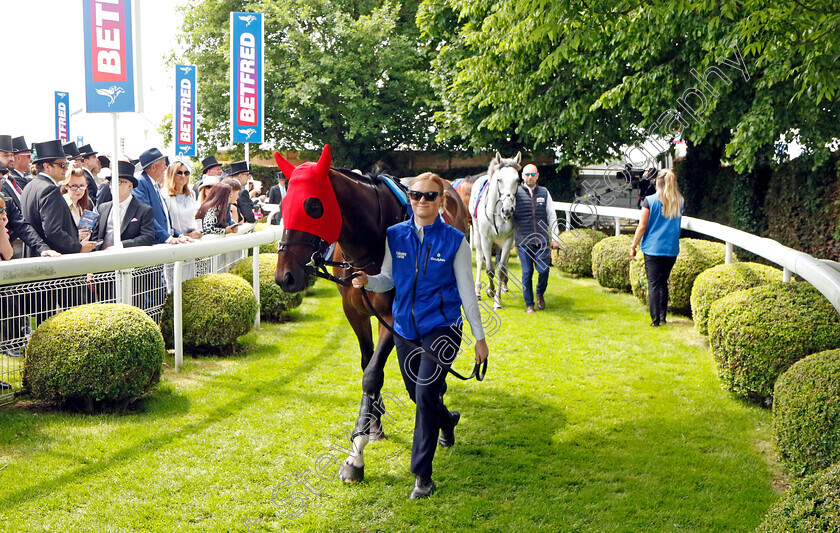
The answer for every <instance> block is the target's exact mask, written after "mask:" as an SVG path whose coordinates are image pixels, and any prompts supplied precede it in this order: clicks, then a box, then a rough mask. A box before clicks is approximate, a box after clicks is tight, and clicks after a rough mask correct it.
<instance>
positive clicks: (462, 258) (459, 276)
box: [365, 224, 484, 341]
mask: <svg viewBox="0 0 840 533" xmlns="http://www.w3.org/2000/svg"><path fill="white" fill-rule="evenodd" d="M412 229H413V230H414V234H415V235H417V238H418V239H420V242H421V243H422V242H423V235H424V232H423V228H422V227H419V226H417V225H416V224H412ZM452 268H453V269H454V270H455V282H456V283H457V285H458V294H459V295H460V297H461V305H462V306H463V308H464V315H466V317H467V322H469V323H470V331H471V332H472V336H473V338H474V339H475V340H477V341H480V340H481V339H483V338H484V326H483V325H482V324H481V311H480V310H479V308H478V298H476V295H475V280H474V279H473V274H472V252H471V251H470V245H469V244H468V243H467V239H466V238H464V239H463V240H462V241H461V246H460V247H459V248H458V251H457V252H456V253H455V261H454V262H453V265H452ZM365 288H366V289H367V290H370V291H373V292H386V291H389V290H391V289H393V288H394V276H393V266H392V264H391V248H390V247H389V246H388V239H387V238H386V239H385V258H384V259H383V261H382V269H381V270H380V272H379V274H376V275H374V276H368V284H367V286H366V287H365Z"/></svg>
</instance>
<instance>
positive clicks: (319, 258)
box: [281, 242, 487, 381]
mask: <svg viewBox="0 0 840 533" xmlns="http://www.w3.org/2000/svg"><path fill="white" fill-rule="evenodd" d="M281 244H285V245H288V244H309V245H310V246H311V244H312V243H302V242H285V243H281ZM306 266H307V267H310V268H312V269H313V270H314V274H315V276H317V277H319V278H323V279H326V280H328V281H332V282H334V283H337V284H339V285H343V286H345V287H351V286H352V284H351V281H352V280H353V278H355V277H357V276H358V275H359V273H358V272H353V273H352V274H350V275H349V276H347V277H345V278H339V277H337V276H334V275H332V274H330V273H329V272H327V267H328V266H337V267H340V268H343V269H346V270H350V269H354V270H362V269H364V268H367V267H368V266H370V263H368V264H367V265H365V266H363V267H357V266H355V265H353V264H352V263H350V262H347V261H327V260H326V259H324V256H323V255H322V254H321V252H320V250H316V251H315V252H313V254H312V259H311V261H310V262H309V263H308V264H307V265H306ZM362 298H364V300H365V304H367V306H368V307H369V308H370V311H371V313H372V314H373V316H375V317H376V319H377V320H378V321H379V323H380V324H382V325H383V326H385V329H387V330H388V331H390V332H391V333H392V334H393V335H399V334H398V333H397V332H396V331H394V328H392V327H391V325H390V324H388V323H387V322H386V321H385V320H384V319H383V318H382V316H381V315H380V314H379V313H377V312H376V308H375V307H373V304H372V303H371V301H370V298H369V297H368V294H367V290H366V289H365V288H364V287H362ZM404 340H405V341H406V342H407V343H408V344H409V345H411V346H413V347H414V348H415V349H417V348H420V351H421V352H422V353H423V355H425V356H426V357H428V358H429V359H431V361H432V362H433V363H435V364H436V365H438V366H440V367H441V368H446V369H447V371H448V372H449V373H450V374H452V375H453V376H455V377H456V378H458V379H460V380H462V381H469V380H471V379H472V378H475V379H476V381H484V376H485V375H487V359H485V360H484V363H483V364H479V363H475V366H473V370H472V372H471V373H470V375H469V376H467V377H464V376H462V375H461V374H460V373H458V371H456V370H454V369H453V368H452V365H447V364H445V363H443V362H442V361H441V360H440V359H438V357H437V356H436V355H435V354H433V353H431V352H429V351H426V350H424V349H423V348H422V347H421V346H418V345H416V344H415V343H414V342H412V341H410V340H408V339H404Z"/></svg>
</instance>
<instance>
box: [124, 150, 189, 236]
mask: <svg viewBox="0 0 840 533" xmlns="http://www.w3.org/2000/svg"><path fill="white" fill-rule="evenodd" d="M140 166H141V167H142V168H143V173H142V174H141V175H140V177H139V179H138V180H137V187H135V188H134V190H133V191H131V194H132V195H134V197H135V198H137V199H138V200H140V201H141V202H143V203H144V204H146V205H148V206H151V208H152V210H153V211H154V214H155V243H157V244H162V243H169V244H182V243H185V242H192V239H191V238H189V237H187V236H186V235H181V234H179V233H178V232H177V231H176V230H175V228H173V227H172V219H171V218H170V217H169V210H168V209H167V208H166V202H164V201H163V198H162V197H161V195H160V187H161V185H163V178H164V176H165V175H166V160H165V157H164V155H163V154H162V153H160V150H158V149H157V148H149V149H148V150H146V151H145V152H143V153H142V154H140Z"/></svg>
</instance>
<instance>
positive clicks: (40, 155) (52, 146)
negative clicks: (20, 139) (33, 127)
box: [32, 139, 67, 163]
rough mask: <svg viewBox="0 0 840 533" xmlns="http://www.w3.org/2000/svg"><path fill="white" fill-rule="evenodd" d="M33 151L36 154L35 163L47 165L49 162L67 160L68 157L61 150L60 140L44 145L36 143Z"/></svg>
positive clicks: (33, 160)
mask: <svg viewBox="0 0 840 533" xmlns="http://www.w3.org/2000/svg"><path fill="white" fill-rule="evenodd" d="M32 149H33V151H34V152H35V154H34V156H33V158H32V162H33V163H46V162H48V161H55V160H56V159H67V155H65V153H64V150H62V149H61V141H60V140H58V139H56V140H54V141H47V142H44V143H34V144H33V145H32Z"/></svg>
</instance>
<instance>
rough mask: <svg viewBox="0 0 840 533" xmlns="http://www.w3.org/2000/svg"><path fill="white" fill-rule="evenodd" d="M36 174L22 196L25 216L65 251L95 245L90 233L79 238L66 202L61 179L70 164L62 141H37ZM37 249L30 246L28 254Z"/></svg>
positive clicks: (40, 233)
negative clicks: (60, 184)
mask: <svg viewBox="0 0 840 533" xmlns="http://www.w3.org/2000/svg"><path fill="white" fill-rule="evenodd" d="M34 146H35V160H34V161H33V163H34V164H35V167H36V170H37V172H38V175H37V176H35V177H34V178H33V179H32V181H30V182H29V185H27V186H26V189H25V190H24V191H23V195H22V196H21V200H20V204H21V211H22V212H23V218H24V219H26V221H27V222H29V223H30V224H32V227H33V228H35V231H36V232H37V233H38V236H39V237H41V239H43V240H44V242H46V243H47V245H48V246H49V247H50V248H52V249H53V250H56V251H58V252H61V253H63V254H75V253H79V252H89V251H91V250H93V248H94V247H95V246H96V242H94V241H91V240H90V236H88V237H86V238H85V239H84V240H81V241H80V240H79V230H78V228H77V227H76V223H75V222H74V221H73V216H72V215H71V214H70V210H69V209H67V202H66V201H65V200H64V197H63V196H62V195H61V189H60V188H59V185H58V184H59V182H60V181H62V180H63V179H64V173H65V171H66V170H67V167H68V166H69V164H70V163H69V162H68V161H67V156H66V155H65V154H64V151H63V150H62V147H61V141H59V140H55V141H48V142H43V143H35V145H34ZM35 252H36V250H32V249H30V250H29V251H28V252H27V253H28V255H29V256H32V255H35Z"/></svg>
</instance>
